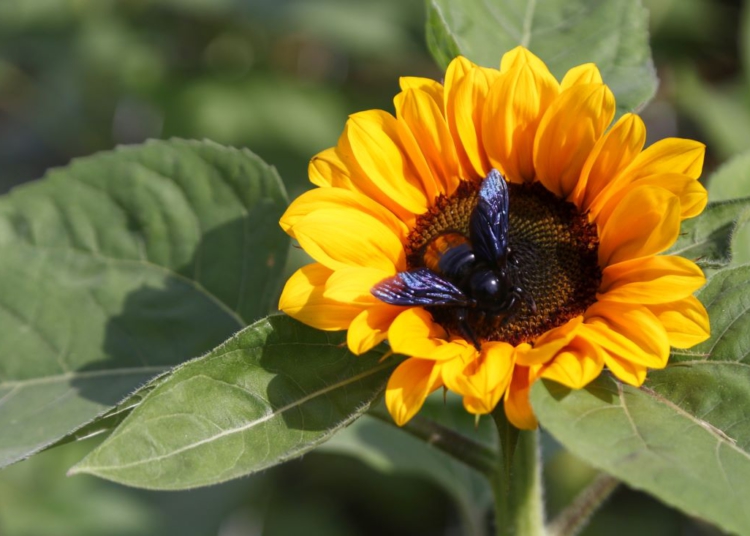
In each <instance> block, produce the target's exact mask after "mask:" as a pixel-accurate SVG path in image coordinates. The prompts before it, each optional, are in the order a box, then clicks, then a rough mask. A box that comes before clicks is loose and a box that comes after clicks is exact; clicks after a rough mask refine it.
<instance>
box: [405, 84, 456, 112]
mask: <svg viewBox="0 0 750 536" xmlns="http://www.w3.org/2000/svg"><path fill="white" fill-rule="evenodd" d="M398 85H399V87H400V88H401V91H407V90H409V89H418V90H420V91H424V92H425V93H427V94H428V95H429V96H430V97H432V99H433V100H434V101H435V104H437V107H438V109H440V110H441V111H442V110H443V106H444V101H443V99H444V98H445V96H444V88H443V84H441V83H440V82H437V81H435V80H433V79H431V78H421V77H418V76H402V77H401V78H399V79H398Z"/></svg>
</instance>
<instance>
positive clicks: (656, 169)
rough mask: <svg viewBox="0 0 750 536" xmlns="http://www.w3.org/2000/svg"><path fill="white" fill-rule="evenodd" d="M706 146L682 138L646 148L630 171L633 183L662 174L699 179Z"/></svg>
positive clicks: (666, 140)
mask: <svg viewBox="0 0 750 536" xmlns="http://www.w3.org/2000/svg"><path fill="white" fill-rule="evenodd" d="M705 155H706V146H705V145H704V144H702V143H700V142H698V141H694V140H685V139H681V138H667V139H665V140H660V141H657V142H656V143H654V144H653V145H651V146H649V147H648V148H646V150H645V151H643V152H642V153H641V154H640V155H638V157H636V158H635V160H633V163H632V164H631V165H630V167H629V169H628V175H629V178H630V180H631V181H636V180H638V179H640V178H642V177H648V176H649V175H657V174H660V173H681V174H684V175H687V176H688V177H692V178H694V179H697V178H698V177H700V175H701V171H702V170H703V158H704V157H705Z"/></svg>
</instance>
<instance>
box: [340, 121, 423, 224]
mask: <svg viewBox="0 0 750 536" xmlns="http://www.w3.org/2000/svg"><path fill="white" fill-rule="evenodd" d="M345 135H346V141H347V142H348V145H342V144H340V145H339V154H340V156H341V157H342V159H343V160H344V162H345V163H346V164H347V165H348V164H349V163H350V160H347V156H348V155H347V152H348V151H351V155H350V156H351V160H354V161H355V162H356V165H358V166H359V167H360V168H361V171H362V175H361V176H359V177H357V179H356V185H357V186H358V187H360V188H361V189H362V190H363V191H364V192H365V193H367V194H368V195H370V196H371V197H373V199H375V200H376V201H378V202H380V203H381V204H383V205H385V206H389V205H388V203H393V202H395V203H397V204H398V205H400V206H402V207H403V208H404V209H405V210H408V211H410V212H412V213H414V214H422V213H423V212H424V211H425V210H427V207H428V206H429V204H430V203H431V202H432V199H430V198H428V196H427V195H426V193H425V191H426V188H425V184H423V183H422V178H421V177H420V176H419V175H418V173H417V170H416V169H414V166H413V164H412V163H411V162H410V161H409V158H408V156H407V154H406V151H405V149H404V148H403V146H402V142H401V140H400V137H399V130H398V121H397V120H396V118H395V117H393V116H392V115H391V114H389V113H387V112H384V111H382V110H368V111H366V112H359V113H356V114H354V115H352V116H350V117H349V121H347V123H346V127H345ZM427 189H429V188H427ZM433 190H434V187H433Z"/></svg>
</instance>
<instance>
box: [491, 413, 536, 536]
mask: <svg viewBox="0 0 750 536" xmlns="http://www.w3.org/2000/svg"><path fill="white" fill-rule="evenodd" d="M492 417H493V419H494V420H495V424H496V426H497V431H498V434H499V436H500V463H499V464H498V468H497V471H496V472H495V473H494V474H493V475H492V476H491V477H490V484H491V485H492V492H493V494H494V498H495V528H496V534H497V535H498V536H543V535H544V534H545V530H544V505H543V500H542V476H541V471H540V453H539V432H538V431H537V430H518V429H517V428H515V427H514V426H513V425H512V424H510V423H509V422H508V420H507V418H506V417H505V411H504V408H503V406H502V404H500V405H499V407H498V408H497V409H496V410H495V411H494V412H493V413H492Z"/></svg>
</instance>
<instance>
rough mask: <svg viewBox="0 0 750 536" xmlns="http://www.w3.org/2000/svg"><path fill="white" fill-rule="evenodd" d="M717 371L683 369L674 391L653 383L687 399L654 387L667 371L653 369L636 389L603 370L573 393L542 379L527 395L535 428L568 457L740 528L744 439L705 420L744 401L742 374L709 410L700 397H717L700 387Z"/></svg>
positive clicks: (747, 485) (709, 385)
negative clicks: (565, 450) (559, 445)
mask: <svg viewBox="0 0 750 536" xmlns="http://www.w3.org/2000/svg"><path fill="white" fill-rule="evenodd" d="M714 365H716V364H714ZM730 366H733V365H730ZM735 368H736V367H735ZM682 370H683V371H684V370H685V369H682ZM725 372H726V374H722V375H715V374H700V373H699V374H694V375H691V374H687V375H685V376H684V377H681V378H679V384H678V383H677V382H672V385H673V386H679V387H677V388H676V389H672V390H670V389H667V388H662V389H661V390H663V391H664V392H665V393H666V394H667V395H669V396H675V395H678V394H685V395H689V396H688V399H687V400H680V399H677V401H675V400H672V399H670V398H667V397H665V396H664V394H662V393H660V392H659V390H660V389H659V384H660V383H661V382H663V381H664V375H665V374H667V373H668V372H667V370H665V371H663V372H662V375H659V376H657V375H656V374H654V375H653V376H655V377H652V379H651V381H650V382H649V384H650V385H653V387H644V388H641V389H636V388H633V387H630V386H627V385H622V384H620V383H618V382H616V381H615V380H614V379H612V378H611V377H609V376H608V375H603V376H601V377H600V378H599V379H598V380H596V381H595V382H593V383H592V384H590V385H589V386H588V387H587V388H586V389H582V390H578V391H571V390H570V389H568V388H566V387H563V386H561V385H559V384H557V383H554V382H551V381H546V380H545V381H542V382H537V383H536V385H534V387H533V388H532V394H531V400H532V405H533V407H534V411H535V412H536V414H537V416H538V417H539V420H540V422H541V423H542V426H544V427H546V428H547V429H548V430H549V431H550V432H551V433H552V434H553V435H554V436H555V437H556V438H557V439H558V440H559V441H560V442H561V443H562V444H563V445H565V446H566V447H567V448H568V449H569V450H571V451H572V452H573V454H575V455H576V456H578V457H580V458H582V459H585V460H587V461H588V462H589V463H591V464H592V465H594V466H595V467H598V468H600V469H602V470H604V471H606V472H608V473H610V474H612V475H614V476H616V477H617V478H619V479H621V480H623V481H624V482H626V483H627V484H628V485H630V486H631V487H633V488H636V489H640V490H644V491H647V492H649V493H651V494H653V495H655V496H657V497H658V498H660V499H661V500H662V501H664V502H666V503H668V504H670V505H672V506H675V507H677V508H680V509H681V510H683V511H685V512H686V513H688V514H690V515H695V516H698V517H702V518H705V519H707V520H709V521H711V522H713V523H716V524H717V525H719V526H720V527H722V528H724V529H726V530H729V531H732V532H737V533H741V534H746V533H748V531H750V511H748V510H747V508H745V497H747V496H748V494H750V453H749V452H748V449H747V447H748V444H747V443H744V444H743V443H740V442H735V441H734V440H733V439H731V437H730V436H728V435H727V434H726V433H724V432H723V431H722V430H721V429H719V428H716V427H714V426H713V425H711V424H710V423H709V422H707V420H705V417H706V416H707V415H713V414H714V413H716V412H717V411H719V412H721V411H722V410H723V409H726V408H727V407H729V406H730V405H736V406H738V407H742V408H747V407H748V404H750V374H747V371H744V372H743V377H742V379H741V380H743V381H744V386H742V387H741V389H739V390H734V391H731V392H728V393H727V395H728V396H727V398H726V399H724V400H723V401H722V404H721V405H722V408H720V409H719V410H716V409H713V410H712V408H711V407H710V405H709V403H708V401H709V400H710V401H711V402H716V398H717V397H716V396H712V397H709V396H706V395H705V394H704V393H705V392H706V391H708V392H712V393H716V392H717V390H718V389H721V388H722V387H723V384H722V380H723V379H725V378H726V377H729V376H731V372H730V371H729V370H726V371H725ZM675 380H677V378H675ZM739 380H740V379H738V381H736V382H735V383H736V384H739V383H740V381H739ZM730 396H731V399H730ZM730 400H731V401H730ZM691 402H697V404H695V405H691ZM745 414H746V411H745V413H744V414H743V416H742V417H741V418H742V419H743V420H744V419H745V416H744V415H745ZM730 431H731V430H730Z"/></svg>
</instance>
